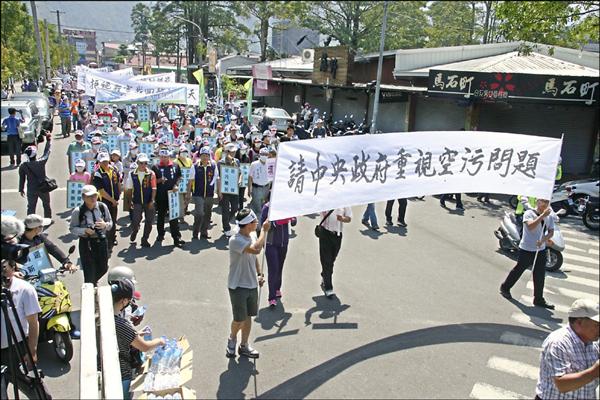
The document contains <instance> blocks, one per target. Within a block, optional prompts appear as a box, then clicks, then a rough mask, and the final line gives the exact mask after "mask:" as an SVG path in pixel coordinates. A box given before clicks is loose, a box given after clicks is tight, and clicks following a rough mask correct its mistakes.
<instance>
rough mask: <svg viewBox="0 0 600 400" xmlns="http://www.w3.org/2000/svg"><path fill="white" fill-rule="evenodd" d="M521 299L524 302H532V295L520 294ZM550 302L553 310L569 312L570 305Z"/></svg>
mask: <svg viewBox="0 0 600 400" xmlns="http://www.w3.org/2000/svg"><path fill="white" fill-rule="evenodd" d="M521 301H522V302H523V303H526V304H533V297H531V296H521ZM552 304H554V307H555V309H554V310H555V311H558V312H561V313H564V314H568V313H569V308H570V307H568V306H564V305H562V304H556V303H552Z"/></svg>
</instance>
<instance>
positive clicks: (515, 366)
mask: <svg viewBox="0 0 600 400" xmlns="http://www.w3.org/2000/svg"><path fill="white" fill-rule="evenodd" d="M487 366H488V368H491V369H495V370H496V371H501V372H506V373H507V374H511V375H515V376H518V377H521V378H527V379H533V380H537V378H538V375H539V374H540V369H539V368H538V367H534V366H533V365H529V364H525V363H522V362H519V361H514V360H510V359H508V358H503V357H491V358H490V359H489V360H488V362H487Z"/></svg>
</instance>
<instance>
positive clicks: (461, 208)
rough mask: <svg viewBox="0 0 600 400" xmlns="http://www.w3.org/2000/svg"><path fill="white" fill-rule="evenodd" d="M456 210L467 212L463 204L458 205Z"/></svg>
mask: <svg viewBox="0 0 600 400" xmlns="http://www.w3.org/2000/svg"><path fill="white" fill-rule="evenodd" d="M456 209H457V210H462V211H464V210H465V208H464V207H463V205H462V204H457V205H456Z"/></svg>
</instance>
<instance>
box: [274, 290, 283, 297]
mask: <svg viewBox="0 0 600 400" xmlns="http://www.w3.org/2000/svg"><path fill="white" fill-rule="evenodd" d="M275 297H277V298H278V299H280V298H281V297H282V294H281V290H276V291H275Z"/></svg>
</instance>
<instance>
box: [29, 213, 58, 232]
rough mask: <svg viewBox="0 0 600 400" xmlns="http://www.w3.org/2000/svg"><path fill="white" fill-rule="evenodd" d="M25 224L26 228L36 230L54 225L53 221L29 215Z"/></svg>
mask: <svg viewBox="0 0 600 400" xmlns="http://www.w3.org/2000/svg"><path fill="white" fill-rule="evenodd" d="M23 223H24V224H25V228H27V229H34V228H39V227H40V226H50V225H52V220H51V219H50V218H42V216H40V215H37V214H29V215H28V216H26V217H25V219H24V220H23Z"/></svg>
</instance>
